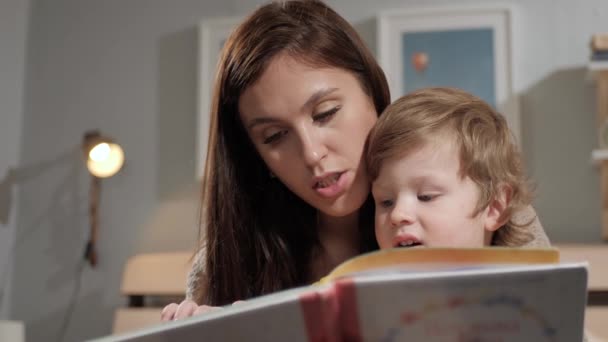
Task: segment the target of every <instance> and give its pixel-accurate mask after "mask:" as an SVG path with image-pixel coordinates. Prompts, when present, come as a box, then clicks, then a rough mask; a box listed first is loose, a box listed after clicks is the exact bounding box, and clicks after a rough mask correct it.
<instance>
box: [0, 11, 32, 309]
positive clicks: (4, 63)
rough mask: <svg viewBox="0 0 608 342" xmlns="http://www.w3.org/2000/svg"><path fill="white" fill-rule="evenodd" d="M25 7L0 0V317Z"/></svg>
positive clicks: (12, 211)
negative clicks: (8, 175)
mask: <svg viewBox="0 0 608 342" xmlns="http://www.w3.org/2000/svg"><path fill="white" fill-rule="evenodd" d="M28 6H29V1H27V0H3V1H1V2H0V75H1V76H0V319H3V318H4V319H6V318H7V316H8V308H9V305H10V296H9V295H8V293H10V289H9V286H10V276H11V268H12V263H13V248H12V247H13V241H14V239H15V227H16V224H15V222H16V213H17V203H16V202H17V200H16V195H17V193H16V189H15V188H14V187H13V186H11V185H10V183H11V182H10V180H9V179H8V177H7V173H8V170H9V169H10V168H14V167H17V166H18V164H19V151H20V148H19V147H20V145H21V119H22V117H23V87H24V74H25V55H26V52H25V46H26V37H27V23H28ZM3 194H4V195H5V196H2V195H3ZM7 195H8V196H7ZM11 202H12V203H11ZM9 203H11V205H10V207H9ZM3 221H4V222H3Z"/></svg>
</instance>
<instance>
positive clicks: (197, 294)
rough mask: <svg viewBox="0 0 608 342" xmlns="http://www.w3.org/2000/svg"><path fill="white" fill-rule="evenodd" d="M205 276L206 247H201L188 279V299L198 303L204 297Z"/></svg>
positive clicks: (199, 303)
mask: <svg viewBox="0 0 608 342" xmlns="http://www.w3.org/2000/svg"><path fill="white" fill-rule="evenodd" d="M204 277H205V248H201V249H200V250H199V251H198V252H197V253H196V255H195V256H194V260H193V262H192V268H191V269H190V272H189V273H188V278H187V280H186V299H189V300H192V301H194V302H196V303H197V304H198V305H202V304H203V303H201V301H202V299H203V295H204V293H203V279H204Z"/></svg>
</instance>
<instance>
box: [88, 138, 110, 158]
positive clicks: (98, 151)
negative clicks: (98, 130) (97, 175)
mask: <svg viewBox="0 0 608 342" xmlns="http://www.w3.org/2000/svg"><path fill="white" fill-rule="evenodd" d="M108 156H110V145H109V144H108V143H105V142H104V143H101V144H97V145H96V146H95V147H93V148H92V149H91V152H89V158H91V160H93V161H95V162H102V161H104V160H106V159H108Z"/></svg>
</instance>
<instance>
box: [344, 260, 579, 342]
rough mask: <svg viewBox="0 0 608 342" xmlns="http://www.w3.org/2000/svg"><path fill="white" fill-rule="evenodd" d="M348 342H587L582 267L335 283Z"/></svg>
mask: <svg viewBox="0 0 608 342" xmlns="http://www.w3.org/2000/svg"><path fill="white" fill-rule="evenodd" d="M335 287H336V289H335V292H336V294H337V297H338V302H339V307H340V309H341V310H340V315H339V316H340V319H339V321H340V324H339V325H340V326H341V330H342V332H341V335H342V337H343V340H348V341H438V342H439V341H552V342H558V341H559V342H561V341H564V342H569V341H581V340H582V334H583V323H584V310H585V306H586V289H587V269H586V266H585V265H583V264H558V265H531V266H513V267H511V266H506V267H499V268H494V269H492V268H483V269H478V270H458V271H441V272H436V273H425V274H414V273H411V274H384V275H382V274H376V275H375V276H370V275H368V276H363V277H353V278H346V279H342V280H339V281H337V282H336V283H335Z"/></svg>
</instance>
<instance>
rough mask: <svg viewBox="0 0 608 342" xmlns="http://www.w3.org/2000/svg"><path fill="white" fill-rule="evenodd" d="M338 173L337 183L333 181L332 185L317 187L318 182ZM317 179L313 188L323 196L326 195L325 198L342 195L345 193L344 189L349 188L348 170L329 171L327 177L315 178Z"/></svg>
mask: <svg viewBox="0 0 608 342" xmlns="http://www.w3.org/2000/svg"><path fill="white" fill-rule="evenodd" d="M336 174H338V179H337V180H336V182H335V183H333V184H332V185H330V186H327V187H324V188H319V187H317V183H318V182H319V181H321V180H323V179H325V178H327V177H329V176H335V175H336ZM315 179H316V181H315V183H314V184H313V190H314V191H315V192H316V193H317V194H318V195H320V196H321V197H325V198H335V197H337V196H339V195H341V194H342V193H344V191H345V190H346V188H347V185H348V173H347V172H333V173H329V174H327V176H326V177H319V178H315Z"/></svg>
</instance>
